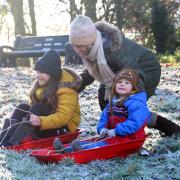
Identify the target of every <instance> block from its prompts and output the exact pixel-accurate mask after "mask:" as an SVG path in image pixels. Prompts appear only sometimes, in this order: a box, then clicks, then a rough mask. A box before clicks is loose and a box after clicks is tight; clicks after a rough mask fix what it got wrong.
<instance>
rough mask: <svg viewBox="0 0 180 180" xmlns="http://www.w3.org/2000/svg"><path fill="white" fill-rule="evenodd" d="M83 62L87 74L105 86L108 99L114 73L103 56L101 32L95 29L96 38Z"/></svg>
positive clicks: (108, 98)
mask: <svg viewBox="0 0 180 180" xmlns="http://www.w3.org/2000/svg"><path fill="white" fill-rule="evenodd" d="M83 62H84V64H85V66H86V68H87V70H88V72H89V74H90V75H91V76H92V77H93V78H94V79H96V80H97V81H99V82H100V83H101V84H104V85H105V86H106V92H105V99H107V100H110V91H111V87H112V84H113V79H114V76H115V73H114V72H113V71H112V70H111V69H110V68H109V66H108V64H107V61H106V59H105V56H104V50H103V42H102V37H101V33H100V32H99V31H98V30H97V38H96V42H95V43H94V45H93V47H92V49H91V51H90V53H89V55H88V56H87V58H83Z"/></svg>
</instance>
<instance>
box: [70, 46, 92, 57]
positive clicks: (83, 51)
mask: <svg viewBox="0 0 180 180" xmlns="http://www.w3.org/2000/svg"><path fill="white" fill-rule="evenodd" d="M72 46H73V48H74V50H75V52H76V53H77V54H79V55H80V56H81V57H82V58H86V57H87V56H88V54H89V53H90V51H91V48H92V45H86V46H78V45H72Z"/></svg>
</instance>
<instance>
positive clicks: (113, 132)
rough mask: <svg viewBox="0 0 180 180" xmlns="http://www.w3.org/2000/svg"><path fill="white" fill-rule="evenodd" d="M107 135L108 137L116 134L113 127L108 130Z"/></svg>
mask: <svg viewBox="0 0 180 180" xmlns="http://www.w3.org/2000/svg"><path fill="white" fill-rule="evenodd" d="M107 135H108V137H115V136H116V133H115V130H114V129H111V130H108V131H107Z"/></svg>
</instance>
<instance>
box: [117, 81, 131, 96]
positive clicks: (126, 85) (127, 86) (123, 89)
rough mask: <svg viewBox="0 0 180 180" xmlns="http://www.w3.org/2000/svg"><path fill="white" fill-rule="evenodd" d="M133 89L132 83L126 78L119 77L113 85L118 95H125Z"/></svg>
mask: <svg viewBox="0 0 180 180" xmlns="http://www.w3.org/2000/svg"><path fill="white" fill-rule="evenodd" d="M132 90H133V87H132V84H131V82H130V81H128V80H126V79H120V80H119V81H118V82H117V84H116V87H115V91H116V93H117V94H119V95H127V94H129V93H130V92H131V91H132Z"/></svg>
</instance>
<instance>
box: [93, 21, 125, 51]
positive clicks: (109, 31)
mask: <svg viewBox="0 0 180 180" xmlns="http://www.w3.org/2000/svg"><path fill="white" fill-rule="evenodd" d="M95 26H96V28H97V30H99V31H100V32H101V34H105V35H106V36H107V37H108V40H110V41H111V43H110V44H111V45H110V47H109V48H110V49H111V51H116V50H117V49H120V48H121V46H122V42H123V39H124V35H123V33H122V32H121V31H120V30H119V29H118V27H117V26H114V25H112V24H110V23H107V22H105V21H99V22H96V23H95ZM102 36H103V35H102ZM106 36H105V38H106Z"/></svg>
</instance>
